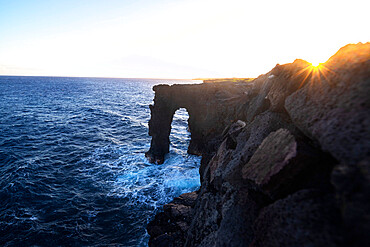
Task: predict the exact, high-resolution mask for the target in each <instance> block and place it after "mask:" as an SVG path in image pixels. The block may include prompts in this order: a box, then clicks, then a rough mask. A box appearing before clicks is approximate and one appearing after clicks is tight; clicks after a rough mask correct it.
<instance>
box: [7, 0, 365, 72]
mask: <svg viewBox="0 0 370 247" xmlns="http://www.w3.org/2000/svg"><path fill="white" fill-rule="evenodd" d="M369 7H370V4H369V3H368V1H367V0H351V1H342V0H335V1H331V0H327V1H326V0H312V1H299V0H295V1H293V0H292V1H290V0H280V1H276V0H273V1H270V0H253V1H249V0H225V1H221V0H194V1H193V0H172V1H170V0H120V1H119V0H104V1H103V0H101V1H98V0H81V1H79V0H65V1H63V0H59V1H55V0H38V1H36V0H34V1H32V0H29V1H27V0H0V75H40V76H88V77H123V78H188V79H190V78H199V77H202V78H207V77H208V78H209V77H256V76H258V75H260V74H262V73H266V72H268V71H269V70H270V69H272V68H273V67H274V66H275V65H276V64H277V63H280V64H283V63H289V62H293V61H294V59H296V58H301V59H305V60H307V61H308V62H313V63H317V62H325V61H326V60H327V59H328V58H329V57H330V56H331V55H333V54H334V53H335V52H336V51H337V50H338V49H339V48H340V47H342V46H344V45H345V44H347V43H357V42H368V41H370V32H369V26H370V15H369V13H368V10H369Z"/></svg>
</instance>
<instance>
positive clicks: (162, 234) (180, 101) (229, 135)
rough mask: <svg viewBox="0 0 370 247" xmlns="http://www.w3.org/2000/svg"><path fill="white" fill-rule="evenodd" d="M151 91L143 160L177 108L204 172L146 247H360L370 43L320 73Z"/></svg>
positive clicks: (303, 66)
mask: <svg viewBox="0 0 370 247" xmlns="http://www.w3.org/2000/svg"><path fill="white" fill-rule="evenodd" d="M154 90H155V91H156V95H155V104H154V106H152V107H151V113H152V118H151V120H150V135H151V136H152V138H153V139H152V145H151V149H150V150H149V151H148V153H147V155H148V157H149V159H150V160H151V161H152V162H154V161H157V162H158V163H161V162H163V159H164V155H165V154H166V153H167V152H168V147H169V140H168V136H169V133H170V129H171V121H172V116H173V114H174V112H175V111H176V109H178V108H180V107H184V108H186V109H187V110H188V112H189V129H190V132H191V143H190V146H189V150H188V151H189V152H190V153H196V154H200V155H202V163H201V167H200V174H201V188H200V189H199V191H197V192H193V193H190V194H185V195H182V196H180V199H175V200H174V201H173V202H172V203H170V204H168V205H165V206H164V212H163V213H159V214H158V215H157V216H156V218H155V219H154V220H153V221H152V222H151V223H150V224H149V225H148V232H149V234H150V235H151V240H150V245H151V246H251V247H252V246H253V247H257V246H258V247H260V246H261V247H262V246H263V247H265V246H272V247H275V246H276V247H277V246H291V247H293V246H370V237H369V236H368V233H369V232H370V127H369V126H370V43H366V44H361V43H359V44H356V45H347V46H345V47H343V48H341V49H340V50H339V51H338V52H337V53H336V54H335V55H334V56H332V57H331V58H330V59H329V60H328V61H327V62H326V63H325V64H322V65H321V66H320V67H319V68H314V67H312V66H311V65H310V64H309V63H307V62H305V61H303V60H296V61H294V63H291V64H285V65H277V66H276V67H275V68H273V69H272V70H271V71H270V72H268V73H267V74H264V75H261V76H260V77H258V78H257V79H255V80H254V81H252V82H248V83H232V82H220V83H207V84H199V85H173V86H164V85H160V86H156V87H155V88H154ZM189 197H190V198H191V200H188V199H186V198H189ZM181 198H182V199H181ZM189 201H190V202H191V203H190V202H189ZM162 240H163V241H162ZM163 243H164V244H163Z"/></svg>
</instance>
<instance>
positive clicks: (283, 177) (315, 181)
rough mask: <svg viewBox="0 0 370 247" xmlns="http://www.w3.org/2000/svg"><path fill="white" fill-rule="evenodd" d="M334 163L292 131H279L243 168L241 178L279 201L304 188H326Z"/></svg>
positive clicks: (268, 137) (259, 148)
mask: <svg viewBox="0 0 370 247" xmlns="http://www.w3.org/2000/svg"><path fill="white" fill-rule="evenodd" d="M334 164H335V160H333V159H331V157H330V156H329V155H327V154H324V153H322V152H320V150H317V149H315V148H313V147H312V146H310V145H308V144H307V143H305V142H303V141H301V140H297V139H296V138H295V137H294V136H293V135H292V134H291V133H290V131H289V130H287V129H279V130H277V131H275V132H272V133H270V134H269V135H268V136H267V137H266V138H265V139H264V140H263V142H262V143H261V145H260V146H259V147H258V149H257V150H256V152H254V154H253V156H252V157H251V159H250V160H249V162H248V163H247V164H245V165H244V167H243V169H242V176H243V178H244V179H248V180H251V181H253V182H254V183H255V184H256V185H257V186H258V187H259V189H261V190H262V191H263V192H264V193H266V195H268V196H269V197H270V198H271V199H277V198H281V197H283V196H286V195H288V194H289V193H292V192H294V191H297V190H299V189H301V188H304V187H306V188H307V187H311V186H321V187H323V184H322V182H323V181H327V183H328V180H329V177H330V172H331V170H332V168H333V166H334ZM327 186H329V185H327Z"/></svg>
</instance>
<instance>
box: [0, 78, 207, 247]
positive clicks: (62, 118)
mask: <svg viewBox="0 0 370 247" xmlns="http://www.w3.org/2000/svg"><path fill="white" fill-rule="evenodd" d="M163 83H166V84H174V83H193V82H192V81H186V80H181V81H180V80H154V79H152V80H147V79H107V78H104V79H103V78H55V77H6V76H0V246H146V245H147V242H148V235H147V233H146V230H145V227H146V224H147V223H148V221H149V220H150V219H151V218H152V217H153V216H154V214H155V213H156V212H157V211H158V210H161V206H162V205H163V204H165V203H168V202H169V201H171V199H172V198H173V197H175V196H178V195H180V194H182V193H185V192H190V191H194V190H196V189H197V188H198V187H199V185H200V182H199V171H198V170H199V164H200V158H199V157H197V156H192V155H188V154H187V153H186V148H187V145H188V141H189V138H190V137H189V133H188V132H187V118H188V116H187V112H186V111H185V110H181V109H180V110H178V111H177V112H176V114H175V117H174V120H173V123H172V131H171V137H170V138H171V143H172V144H171V151H170V153H169V154H168V156H167V159H166V162H165V163H164V164H163V165H153V164H150V163H148V162H147V160H146V158H145V156H144V152H145V151H147V150H148V149H149V146H150V137H149V136H148V121H149V118H150V111H149V107H148V105H149V104H151V103H152V100H153V97H154V93H153V91H152V86H153V85H155V84H163Z"/></svg>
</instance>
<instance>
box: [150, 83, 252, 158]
mask: <svg viewBox="0 0 370 247" xmlns="http://www.w3.org/2000/svg"><path fill="white" fill-rule="evenodd" d="M153 90H154V92H155V97H154V105H150V106H149V107H150V111H151V118H150V120H149V135H150V136H151V137H152V141H151V145H150V149H149V151H148V152H146V154H145V155H146V157H147V158H148V159H149V161H150V162H151V163H157V164H162V163H163V162H164V156H165V154H167V153H168V152H169V147H170V139H169V136H170V133H171V123H172V119H173V116H174V114H175V112H176V110H178V109H180V108H185V109H186V110H187V112H188V114H189V119H188V127H189V131H190V134H191V139H190V143H189V147H188V153H190V154H195V155H203V154H205V153H209V152H210V150H214V149H215V147H216V146H217V145H218V144H219V141H220V140H219V139H220V136H221V133H222V132H223V130H224V129H225V127H226V126H228V125H229V124H230V123H231V122H233V121H235V117H236V116H233V115H232V114H230V106H231V105H232V106H235V105H237V104H235V102H234V101H235V99H240V98H242V97H244V96H243V95H245V94H244V92H243V90H240V88H239V87H238V88H235V85H233V86H232V85H230V86H229V85H227V84H223V83H222V84H221V83H202V84H175V85H172V86H169V85H156V86H154V87H153ZM230 101H233V102H232V103H231V104H228V103H230Z"/></svg>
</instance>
